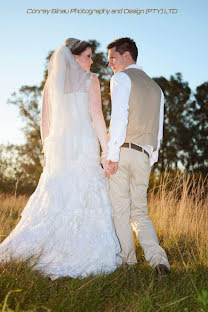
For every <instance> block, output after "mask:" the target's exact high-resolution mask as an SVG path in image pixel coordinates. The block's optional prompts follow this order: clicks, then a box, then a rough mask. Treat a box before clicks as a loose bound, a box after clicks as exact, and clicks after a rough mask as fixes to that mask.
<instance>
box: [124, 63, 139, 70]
mask: <svg viewBox="0 0 208 312" xmlns="http://www.w3.org/2000/svg"><path fill="white" fill-rule="evenodd" d="M127 68H138V69H141V70H143V69H142V66H141V65H138V64H131V65H129V66H127V67H126V68H125V69H127Z"/></svg>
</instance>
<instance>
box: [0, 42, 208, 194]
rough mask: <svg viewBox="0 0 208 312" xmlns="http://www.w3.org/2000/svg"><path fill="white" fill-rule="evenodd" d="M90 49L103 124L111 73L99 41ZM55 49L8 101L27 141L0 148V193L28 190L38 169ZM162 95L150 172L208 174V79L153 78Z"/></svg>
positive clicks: (178, 75) (107, 118)
mask: <svg viewBox="0 0 208 312" xmlns="http://www.w3.org/2000/svg"><path fill="white" fill-rule="evenodd" d="M90 43H91V45H92V47H93V61H94V62H93V65H92V68H91V70H92V72H95V73H97V75H98V77H99V80H100V84H101V96H102V105H103V113H104V117H105V121H106V125H107V127H109V121H110V115H111V102H110V87H109V82H110V78H111V75H112V72H111V69H110V68H109V67H108V59H107V55H106V54H105V53H104V52H102V51H99V46H100V44H99V42H97V41H95V40H90ZM52 53H53V51H49V53H48V55H47V57H46V63H45V69H44V72H43V80H42V81H41V83H40V85H38V86H27V85H25V86H22V87H21V88H20V89H19V91H18V92H14V93H13V94H12V95H11V97H10V98H9V100H8V104H9V105H11V104H12V105H16V106H17V107H18V110H19V115H20V117H21V118H22V120H23V124H24V128H23V129H22V131H23V132H24V135H25V144H23V145H15V144H9V145H7V146H5V145H1V146H0V191H2V192H9V193H11V192H15V193H28V194H29V193H32V192H33V191H34V189H35V187H36V186H37V183H38V181H39V177H40V174H41V172H42V161H43V154H42V153H41V150H42V144H41V139H40V105H41V103H40V102H41V94H42V90H43V87H44V84H45V81H46V78H47V68H48V63H49V60H50V57H51V55H52ZM152 79H154V80H155V82H156V83H157V84H158V85H159V86H160V87H161V88H162V90H163V92H164V95H165V109H164V128H163V131H164V135H163V141H162V144H161V149H160V152H159V161H158V163H156V164H154V166H153V168H152V172H153V174H161V173H163V172H164V170H165V169H167V170H169V171H174V170H186V171H188V172H194V173H196V172H199V173H200V174H202V175H203V176H206V175H207V174H208V157H207V155H208V143H207V138H208V123H207V120H208V81H207V82H204V83H203V84H201V85H200V86H198V87H197V88H196V90H195V91H194V92H193V91H192V90H191V89H190V87H189V85H188V82H185V81H183V77H182V74H181V73H175V75H171V76H170V78H169V79H167V78H165V77H152Z"/></svg>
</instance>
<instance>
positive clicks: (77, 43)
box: [64, 38, 92, 55]
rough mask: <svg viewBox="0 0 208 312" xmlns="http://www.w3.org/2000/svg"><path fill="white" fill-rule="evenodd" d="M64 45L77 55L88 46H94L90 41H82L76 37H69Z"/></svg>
mask: <svg viewBox="0 0 208 312" xmlns="http://www.w3.org/2000/svg"><path fill="white" fill-rule="evenodd" d="M64 45H65V46H66V47H68V48H69V49H70V50H71V52H72V54H75V55H80V54H81V53H82V52H84V51H85V50H86V49H87V48H91V49H92V46H91V44H90V43H89V42H87V41H82V40H79V39H75V38H67V39H66V40H65V41H64Z"/></svg>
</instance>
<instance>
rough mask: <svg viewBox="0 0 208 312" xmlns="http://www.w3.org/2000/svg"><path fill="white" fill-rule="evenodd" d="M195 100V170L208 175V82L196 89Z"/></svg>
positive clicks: (193, 103) (193, 107) (193, 126)
mask: <svg viewBox="0 0 208 312" xmlns="http://www.w3.org/2000/svg"><path fill="white" fill-rule="evenodd" d="M194 97H195V100H194V101H193V102H192V109H193V120H194V122H193V125H192V128H193V132H194V140H193V154H194V159H193V160H194V162H193V164H192V166H193V169H194V170H198V171H201V172H202V174H203V175H206V174H208V156H207V155H208V142H207V140H208V82H205V83H203V84H202V85H200V86H198V87H197V88H196V92H195V94H194Z"/></svg>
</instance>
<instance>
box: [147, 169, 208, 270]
mask: <svg viewBox="0 0 208 312" xmlns="http://www.w3.org/2000/svg"><path fill="white" fill-rule="evenodd" d="M207 191H208V179H207V178H204V179H203V178H202V177H201V176H199V175H194V174H188V173H186V172H184V173H180V172H177V174H176V175H175V176H174V177H171V174H170V173H168V172H165V173H164V175H163V176H162V177H161V178H160V183H159V185H158V186H156V187H155V188H153V189H152V190H151V191H150V192H149V216H150V218H151V220H152V221H153V223H154V225H155V227H156V231H157V234H158V236H159V237H160V238H161V240H162V241H163V246H164V247H165V248H167V249H169V250H171V249H175V247H176V248H177V249H178V252H179V254H180V256H181V260H182V261H183V264H184V266H185V267H189V266H192V267H193V266H194V265H199V264H203V265H206V266H208V194H207Z"/></svg>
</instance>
